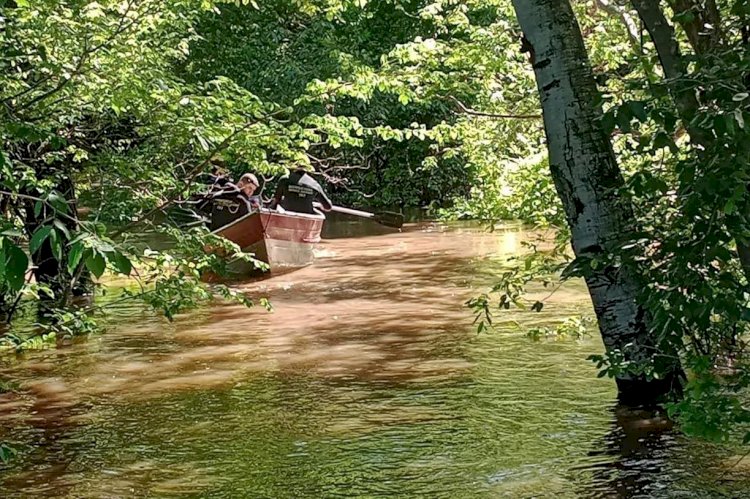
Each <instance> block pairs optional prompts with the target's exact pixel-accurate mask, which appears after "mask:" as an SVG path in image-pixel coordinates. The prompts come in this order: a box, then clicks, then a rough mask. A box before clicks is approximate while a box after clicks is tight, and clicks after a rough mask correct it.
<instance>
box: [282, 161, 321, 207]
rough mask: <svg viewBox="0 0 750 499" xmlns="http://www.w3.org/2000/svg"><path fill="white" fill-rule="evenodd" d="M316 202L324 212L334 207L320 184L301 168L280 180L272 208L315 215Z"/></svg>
mask: <svg viewBox="0 0 750 499" xmlns="http://www.w3.org/2000/svg"><path fill="white" fill-rule="evenodd" d="M316 202H317V203H319V204H320V207H321V208H322V209H323V211H330V210H331V208H332V206H333V205H332V204H331V200H330V199H328V196H327V195H326V193H325V191H324V190H323V188H322V187H321V186H320V184H319V183H318V182H317V181H316V180H315V179H314V178H312V176H310V174H309V173H307V171H306V170H305V168H304V167H301V166H300V167H297V168H296V169H295V170H294V171H292V172H291V173H290V174H289V176H288V177H284V178H282V179H281V180H279V184H278V186H277V187H276V193H275V194H274V197H273V201H272V202H271V207H272V208H276V207H277V206H280V207H281V208H283V209H284V210H285V211H295V212H297V213H309V214H314V213H315V207H314V205H313V203H316Z"/></svg>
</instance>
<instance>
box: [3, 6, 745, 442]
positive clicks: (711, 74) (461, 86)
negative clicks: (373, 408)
mask: <svg viewBox="0 0 750 499" xmlns="http://www.w3.org/2000/svg"><path fill="white" fill-rule="evenodd" d="M560 3H561V2H550V1H547V0H534V1H523V2H521V1H518V2H509V1H506V0H483V1H479V0H469V1H460V2H459V1H453V0H437V1H434V2H427V1H418V0H403V1H402V0H390V1H379V2H374V1H370V2H368V1H366V0H356V1H355V0H269V1H261V0H258V1H257V2H256V1H241V2H239V1H238V2H222V1H210V0H200V1H199V0H166V1H164V0H158V1H157V0H101V1H99V2H92V1H87V0H39V1H31V0H23V1H21V0H0V6H1V8H2V11H1V13H0V64H1V65H2V72H0V101H1V102H2V104H1V105H0V191H1V192H0V194H1V195H2V197H0V212H1V213H2V219H1V220H0V223H2V227H0V229H2V238H1V239H0V315H2V316H3V318H4V320H5V321H6V322H8V323H9V324H12V323H13V322H14V321H16V320H17V319H18V318H19V317H23V316H24V314H26V315H27V316H28V314H31V313H36V310H37V309H38V308H40V307H41V308H40V310H41V318H40V320H39V321H36V322H38V323H39V324H42V325H43V329H44V331H43V332H44V334H48V336H47V338H54V337H53V336H49V333H55V334H60V333H62V334H74V333H76V332H78V331H89V330H92V329H93V328H95V325H94V324H92V323H91V321H92V316H91V314H90V312H92V311H93V310H94V309H95V304H94V305H91V304H83V305H81V303H80V302H79V301H78V299H77V298H76V297H77V296H79V295H85V294H87V293H88V292H89V291H90V288H91V286H92V282H93V281H95V280H96V279H98V278H99V277H101V276H102V274H103V273H104V272H106V271H109V272H112V273H116V274H121V275H124V276H130V277H132V278H135V279H138V280H139V282H140V283H141V284H142V286H143V288H142V291H141V292H136V293H133V294H134V295H136V296H137V297H139V298H141V299H144V300H145V301H146V302H147V303H149V304H150V305H152V306H154V307H155V308H157V309H159V310H161V311H163V312H164V313H165V314H166V315H167V316H168V317H170V316H172V315H174V314H175V313H177V312H179V311H180V310H182V309H183V308H185V307H190V306H195V305H197V304H198V303H201V302H205V301H208V300H211V299H213V298H215V297H223V298H228V299H233V300H238V301H241V302H243V303H245V304H247V305H250V303H249V302H248V300H247V299H246V298H245V297H244V296H242V295H239V294H237V293H235V292H233V291H232V290H231V289H230V288H227V287H220V286H207V285H205V284H203V283H201V282H200V279H199V277H200V274H201V272H203V271H206V270H212V271H216V272H219V273H220V272H221V267H222V265H223V259H221V258H219V257H217V256H215V255H206V254H205V253H204V252H203V248H204V246H205V245H206V244H210V245H213V246H216V245H221V246H223V248H224V253H225V254H228V255H237V253H238V251H239V248H237V247H235V246H233V245H231V243H227V242H226V241H220V240H218V239H217V238H215V237H212V236H210V235H208V234H206V233H205V232H201V231H198V230H196V231H194V232H192V233H190V234H189V235H187V236H186V235H185V232H183V231H179V230H176V229H174V228H173V227H170V226H169V224H168V223H165V218H164V217H163V216H160V215H159V214H160V213H161V212H162V211H164V210H165V209H166V208H168V207H169V206H170V205H171V204H173V203H174V202H175V201H176V200H178V199H185V198H186V197H188V196H189V195H190V194H191V193H194V192H197V191H198V190H199V189H200V188H201V185H200V183H199V182H197V178H198V176H199V175H200V174H202V173H204V172H207V171H209V170H210V169H211V168H212V167H214V166H216V165H219V166H223V167H226V168H228V169H229V170H230V171H231V173H232V174H234V175H238V174H240V173H242V172H244V171H247V170H253V171H255V172H258V173H260V174H263V175H265V176H267V177H268V178H269V180H270V179H271V178H272V177H273V176H274V175H278V174H281V173H283V172H284V171H285V169H286V168H289V167H291V166H294V165H299V164H302V165H306V166H307V167H309V168H312V169H315V171H317V172H318V173H319V175H320V176H321V177H322V178H323V179H324V180H325V181H326V182H327V188H328V190H329V191H330V192H331V194H332V196H333V197H334V198H335V199H336V200H337V201H339V202H341V203H343V204H355V205H356V204H358V205H370V206H400V207H402V208H406V207H420V208H429V209H433V210H437V209H440V211H441V213H442V214H443V215H444V216H447V217H454V218H478V219H483V220H490V221H496V220H502V219H520V220H522V221H523V222H526V223H530V224H536V225H540V226H545V227H552V228H554V229H556V230H557V231H558V232H559V234H560V237H561V241H563V243H564V244H561V246H560V248H559V250H558V251H557V252H555V253H554V254H553V255H550V254H548V253H547V254H539V253H534V254H532V255H531V256H529V257H528V258H525V259H524V260H522V261H520V262H518V264H519V265H520V267H519V269H520V270H519V271H511V272H509V273H507V274H506V275H505V277H504V279H503V280H502V282H499V283H498V285H497V286H496V287H495V288H493V290H492V291H491V292H488V293H487V294H486V295H484V296H482V297H480V298H479V299H477V300H473V301H472V302H471V303H472V304H473V305H474V306H475V307H476V308H477V310H478V312H479V313H481V314H482V317H484V319H483V320H488V319H490V318H491V316H492V314H498V313H502V312H501V311H502V309H506V308H509V307H513V306H516V305H518V304H519V303H521V302H520V300H519V297H520V296H521V294H522V293H523V289H524V285H525V284H526V283H528V282H530V281H531V280H533V279H535V278H536V277H537V276H539V275H540V274H550V273H552V274H555V275H562V277H563V278H570V277H582V278H583V279H585V281H586V283H587V285H588V288H589V290H590V294H591V297H592V301H593V304H594V309H595V312H596V315H597V319H598V326H599V329H600V331H601V333H602V336H603V338H604V342H605V346H606V352H604V353H603V354H602V355H599V356H595V357H594V358H593V359H592V360H593V361H595V362H596V363H597V365H598V366H599V367H600V368H601V369H602V373H603V374H604V375H610V376H612V377H613V378H614V379H615V380H616V381H617V385H618V388H619V392H620V397H621V399H622V400H623V401H625V402H628V403H632V404H642V403H647V404H652V403H660V402H663V401H665V400H669V401H671V405H670V407H671V410H672V411H673V414H674V415H675V416H677V417H679V418H680V420H681V421H682V423H683V428H684V429H685V430H687V431H689V432H691V433H694V434H698V435H702V436H707V437H712V438H717V439H722V438H729V437H730V436H731V435H735V434H736V433H738V432H744V430H745V425H747V423H748V422H750V412H749V411H748V410H747V409H746V405H745V401H746V395H745V389H746V387H747V385H748V384H749V383H750V374H749V372H748V370H747V358H746V354H747V352H746V338H747V337H746V333H747V328H748V320H750V310H749V309H748V276H749V275H750V249H748V248H750V246H748V245H749V244H750V219H749V218H748V217H750V215H749V214H750V202H749V201H750V197H749V194H750V193H749V192H748V180H749V179H750V167H749V166H748V161H749V160H750V150H748V147H750V140H748V139H750V129H749V128H748V127H750V108H749V107H748V106H750V97H749V94H750V90H749V88H748V87H749V86H750V76H748V75H749V74H750V55H749V53H748V50H747V46H748V44H750V20H748V19H749V16H750V3H749V2H748V1H747V0H726V1H714V0H709V1H704V2H699V1H693V0H685V1H681V0H670V1H663V2H648V1H636V0H633V1H632V2H624V1H622V2H620V1H615V0H606V1H605V0H585V1H584V0H581V1H578V0H576V1H573V2H571V3H570V4H568V2H562V4H563V5H562V6H560V5H559V4H560ZM545 20H546V21H545ZM84 208H85V209H84ZM84 214H85V216H84ZM144 232H159V233H160V234H162V235H165V236H167V237H169V238H170V239H171V240H173V241H174V244H173V245H171V249H169V250H157V249H153V248H146V247H145V246H144V244H143V242H142V240H143V237H142V234H143V233H144ZM569 243H571V244H572V249H573V255H572V256H573V258H572V259H570V261H568V260H566V256H565V255H568V254H570V252H569V251H567V248H568V246H569ZM29 266H31V268H33V272H27V268H29ZM498 305H499V307H498ZM543 305H544V304H543V303H534V304H533V305H532V307H531V308H532V309H534V310H540V309H541V307H543ZM482 324H484V322H482ZM4 338H5V340H4V341H11V343H14V344H16V345H18V344H22V343H23V342H24V341H28V338H25V337H20V336H14V335H13V334H11V335H6V336H5V337H4ZM14 338H15V339H14ZM748 435H750V434H748Z"/></svg>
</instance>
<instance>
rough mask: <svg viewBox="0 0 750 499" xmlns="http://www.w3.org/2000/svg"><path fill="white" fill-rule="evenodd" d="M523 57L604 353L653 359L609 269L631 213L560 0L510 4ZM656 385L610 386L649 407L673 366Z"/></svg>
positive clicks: (621, 380) (575, 30)
mask: <svg viewBox="0 0 750 499" xmlns="http://www.w3.org/2000/svg"><path fill="white" fill-rule="evenodd" d="M513 5H514V7H515V10H516V14H517V16H518V20H519V23H520V25H521V28H522V30H523V32H524V35H525V36H524V46H525V48H526V49H527V50H528V51H529V52H530V53H531V62H532V65H533V67H534V72H535V74H536V80H537V86H538V89H539V95H540V99H541V103H542V110H543V114H544V128H545V133H546V136H547V147H548V149H549V162H550V170H551V173H552V177H553V180H554V183H555V187H556V188H557V192H558V195H559V196H560V199H561V201H562V204H563V207H564V208H565V214H566V218H567V221H568V224H569V226H570V230H571V236H572V245H573V250H574V252H575V255H576V258H577V259H578V261H581V262H583V263H584V264H586V262H591V261H598V262H599V263H600V264H601V265H597V266H594V265H589V266H588V268H587V269H586V270H585V272H584V275H585V279H586V284H587V286H588V289H589V294H590V295H591V300H592V302H593V305H594V311H595V313H596V317H597V319H598V322H599V329H600V331H601V334H602V338H603V340H604V345H605V348H606V349H607V351H608V352H611V351H614V350H619V351H621V352H623V353H624V354H625V356H626V359H627V360H632V361H635V362H644V361H645V362H648V361H649V360H651V359H653V355H654V346H655V342H654V340H653V338H652V336H651V334H650V332H649V328H648V324H647V320H648V319H647V314H646V312H645V310H644V309H643V307H642V306H640V305H639V303H638V290H639V284H638V282H637V281H636V279H635V277H636V275H635V273H634V272H633V270H632V269H630V268H629V267H627V266H617V265H615V264H612V263H602V262H610V261H611V260H610V257H612V256H613V255H615V254H616V253H617V251H618V249H619V248H620V246H621V241H622V240H623V239H624V238H627V236H628V234H630V233H632V231H633V226H632V220H633V210H632V206H630V204H629V203H628V202H627V201H625V200H624V199H622V197H621V196H620V195H619V193H618V189H619V188H620V187H622V186H623V178H622V175H621V173H620V170H619V167H618V165H617V162H616V159H615V155H614V152H613V150H612V145H611V143H610V141H609V137H608V136H607V134H606V133H605V132H604V129H603V128H602V125H601V121H600V118H601V104H600V103H601V98H600V95H599V92H598V90H597V88H596V84H595V82H594V77H593V73H592V71H591V67H590V64H589V62H588V55H587V53H586V48H585V46H584V43H583V37H582V36H581V32H580V28H579V26H578V22H577V21H576V18H575V16H574V14H573V10H572V9H571V6H570V3H569V2H568V0H513ZM668 371H669V372H667V373H664V375H663V378H662V379H660V380H648V379H646V378H645V377H640V376H634V375H631V374H622V375H620V376H619V377H617V378H616V381H617V387H618V392H619V398H620V400H621V401H622V402H623V403H625V404H630V405H639V404H651V403H654V402H655V401H657V399H659V398H661V397H663V396H665V395H667V394H668V393H669V392H670V391H671V390H672V389H673V388H678V387H679V385H680V380H681V379H682V371H681V369H680V367H679V365H678V364H677V363H672V367H671V368H670V369H669V370H668Z"/></svg>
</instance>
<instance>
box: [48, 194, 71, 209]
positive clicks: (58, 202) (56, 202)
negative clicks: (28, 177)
mask: <svg viewBox="0 0 750 499" xmlns="http://www.w3.org/2000/svg"><path fill="white" fill-rule="evenodd" d="M47 202H48V203H49V204H51V205H52V207H53V208H54V209H56V210H57V211H59V212H62V213H67V212H68V210H69V209H70V207H69V206H68V202H67V200H66V199H65V198H64V197H63V196H61V195H60V193H58V192H57V191H52V192H50V193H49V196H47Z"/></svg>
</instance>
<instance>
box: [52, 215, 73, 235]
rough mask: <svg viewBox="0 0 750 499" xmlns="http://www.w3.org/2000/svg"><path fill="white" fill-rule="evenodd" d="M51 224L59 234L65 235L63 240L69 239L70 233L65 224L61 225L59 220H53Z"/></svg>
mask: <svg viewBox="0 0 750 499" xmlns="http://www.w3.org/2000/svg"><path fill="white" fill-rule="evenodd" d="M52 223H53V224H54V225H55V227H57V229H58V230H59V231H60V232H62V233H63V234H64V235H65V239H70V231H69V230H68V228H67V227H66V226H65V224H64V223H62V221H61V220H59V219H57V218H56V219H55V220H53V221H52Z"/></svg>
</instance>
